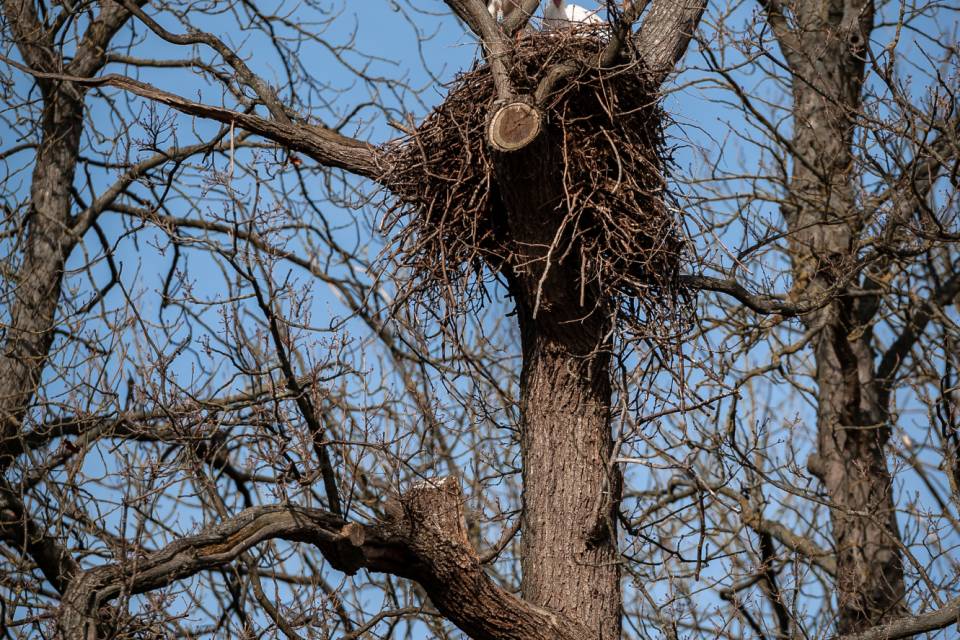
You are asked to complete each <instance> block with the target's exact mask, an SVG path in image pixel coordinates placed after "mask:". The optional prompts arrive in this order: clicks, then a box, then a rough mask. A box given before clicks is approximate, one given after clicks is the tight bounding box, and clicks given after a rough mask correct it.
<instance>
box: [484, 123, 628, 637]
mask: <svg viewBox="0 0 960 640" xmlns="http://www.w3.org/2000/svg"><path fill="white" fill-rule="evenodd" d="M545 137H546V136H541V139H540V140H538V141H537V142H535V143H534V144H533V145H531V147H529V148H528V149H525V150H523V151H521V152H517V153H514V154H510V155H509V156H504V157H503V158H501V160H500V166H499V167H498V183H499V184H500V187H501V189H502V191H503V200H504V204H505V205H506V211H507V214H506V217H507V224H508V225H509V227H510V231H511V234H512V237H513V238H514V240H515V241H516V245H515V246H516V247H517V254H518V255H517V256H516V259H515V260H513V261H512V270H509V269H510V267H508V270H509V272H508V273H507V274H506V275H507V277H508V280H509V282H510V290H511V293H512V295H513V296H514V298H515V301H516V304H517V312H518V317H519V321H520V332H521V341H522V347H523V370H522V373H521V378H520V395H521V397H520V408H521V416H522V418H521V420H522V423H521V429H522V433H521V438H520V444H521V452H522V455H523V518H522V523H521V558H520V562H521V568H522V571H523V580H522V585H521V587H522V588H521V590H522V594H523V598H524V600H526V601H528V602H531V603H532V604H535V605H538V606H542V607H545V608H547V609H550V610H553V611H556V612H557V613H560V614H561V615H564V616H566V617H569V618H571V619H573V620H576V621H578V622H580V623H581V624H583V625H584V626H585V627H586V628H587V629H588V630H590V632H591V633H594V634H596V635H595V637H597V638H600V639H601V640H614V639H615V638H618V637H619V635H620V609H621V601H620V599H621V594H620V570H619V565H618V550H617V535H616V524H615V513H616V508H617V506H618V504H619V499H620V482H619V479H618V475H617V473H616V471H615V470H614V469H613V468H612V467H611V465H610V458H611V453H612V450H613V443H612V439H611V432H610V400H611V386H610V370H609V368H610V331H611V324H610V314H609V309H608V308H607V306H606V304H605V303H604V301H602V300H599V298H598V297H597V296H596V295H595V294H594V293H593V291H592V289H591V288H590V287H589V286H588V287H586V290H585V291H584V292H583V294H581V291H580V289H581V287H580V269H579V262H578V259H577V253H576V251H573V252H571V254H570V255H569V256H566V257H563V258H561V257H560V254H562V253H563V250H562V247H563V245H564V242H566V240H567V239H566V238H564V237H563V236H562V234H560V227H561V221H562V219H563V216H564V213H565V208H564V206H563V204H562V203H563V202H564V198H563V193H564V192H563V187H562V182H561V176H560V175H559V173H558V172H557V170H556V169H557V168H558V167H561V166H562V164H561V162H560V161H559V158H558V157H557V152H556V148H555V147H551V144H550V141H549V138H548V137H546V138H547V139H546V140H544V139H543V138H545ZM558 234H560V242H559V243H557V242H555V241H556V240H557V238H558ZM544 269H546V274H544ZM581 300H582V302H581Z"/></svg>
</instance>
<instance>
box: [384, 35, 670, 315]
mask: <svg viewBox="0 0 960 640" xmlns="http://www.w3.org/2000/svg"><path fill="white" fill-rule="evenodd" d="M605 46H606V41H605V39H604V38H603V37H601V35H600V34H599V33H598V32H592V33H584V32H583V31H576V32H564V33H561V34H558V33H556V32H554V33H528V34H526V35H525V36H524V37H523V38H522V39H521V41H520V42H519V43H518V44H517V46H516V50H515V59H514V65H513V68H512V70H511V74H512V81H513V83H514V86H515V87H516V88H517V90H518V91H519V92H522V93H529V94H532V93H533V92H534V90H535V89H536V87H537V86H538V84H539V83H540V81H541V80H542V78H543V77H544V74H545V73H546V72H547V70H548V69H550V68H551V67H552V66H553V65H554V64H556V63H559V62H562V61H564V60H568V59H576V60H578V61H580V63H581V66H580V70H579V71H578V72H576V73H575V74H574V75H573V76H572V77H570V78H567V79H566V80H564V81H563V82H561V83H560V85H559V86H558V88H557V89H556V90H555V91H554V93H553V94H552V95H551V96H550V97H549V99H548V101H547V103H546V104H545V105H544V111H545V115H546V118H545V122H544V129H543V131H542V132H541V134H540V137H539V138H538V139H537V141H536V143H535V144H534V145H531V148H530V149H525V150H522V151H520V152H514V154H516V153H520V154H523V153H526V154H531V153H541V154H542V153H547V154H549V155H550V156H551V157H552V158H554V159H555V160H556V162H555V163H554V164H553V165H552V166H555V171H556V174H555V176H554V178H553V179H555V180H559V181H562V190H558V191H560V192H561V193H562V196H560V197H558V198H557V201H556V202H555V203H551V204H550V206H551V207H555V211H554V212H553V218H552V219H553V220H556V224H555V226H552V227H551V229H552V231H551V233H554V234H555V238H554V240H553V241H552V242H551V243H550V245H551V246H550V249H549V253H551V254H552V255H551V256H549V258H548V256H546V255H543V256H541V258H542V259H540V260H539V262H540V263H541V264H540V265H539V266H537V265H536V264H531V259H530V250H529V243H526V242H525V239H524V238H518V237H517V233H516V232H515V230H516V228H517V227H518V225H517V224H513V223H515V222H517V221H516V220H514V221H511V220H509V219H508V216H523V215H525V213H524V212H523V211H510V212H508V208H507V207H506V206H505V204H504V202H505V199H504V198H503V197H502V196H503V193H502V189H504V188H516V184H513V185H510V186H509V187H507V186H505V185H503V184H502V182H501V181H500V180H498V176H500V177H502V176H503V173H502V171H503V166H504V163H509V162H514V163H516V162H517V160H516V156H514V158H513V159H510V158H505V157H504V156H505V155H513V154H502V153H500V152H497V151H494V150H493V149H491V148H490V146H489V145H488V143H487V138H486V126H487V116H488V113H489V112H490V110H491V107H492V105H493V104H494V102H495V101H496V94H495V90H494V85H493V78H492V75H491V72H490V69H489V67H488V66H486V65H478V66H475V68H473V69H472V70H470V71H468V72H466V73H463V74H461V75H459V76H458V77H457V78H456V80H455V81H454V82H453V83H452V86H451V87H450V91H449V95H448V96H447V98H446V100H445V101H444V102H443V104H441V105H440V106H439V107H437V108H436V110H434V111H433V112H432V113H431V114H430V115H429V116H428V117H427V118H426V119H425V120H424V121H423V123H422V124H421V125H420V126H419V127H418V128H417V129H416V131H415V133H414V134H413V135H410V136H408V137H407V138H405V139H404V140H402V141H401V142H398V143H394V145H393V146H392V147H391V148H390V149H388V153H389V158H390V166H391V169H390V173H389V174H388V175H387V176H386V180H385V182H386V184H387V185H388V187H389V190H390V192H391V194H392V199H391V206H390V207H389V208H388V212H387V214H386V216H385V219H384V227H385V229H386V230H387V231H388V232H390V233H391V235H392V236H393V237H395V238H398V242H397V243H396V244H394V245H393V248H392V253H391V258H392V262H393V263H394V264H395V265H397V266H399V267H401V269H402V270H401V271H400V273H405V274H406V275H405V279H404V282H403V284H402V289H403V291H402V293H403V294H405V295H404V296H403V298H404V299H407V300H409V299H410V298H413V299H414V301H416V302H419V303H423V304H426V305H428V306H429V307H430V308H431V309H439V308H441V307H440V306H438V303H440V304H442V306H443V307H442V308H444V309H446V310H447V313H449V312H450V310H456V309H459V310H462V309H464V308H466V307H470V306H472V305H476V304H477V303H478V302H479V301H482V300H484V299H485V297H486V296H485V295H483V293H485V286H486V284H487V283H488V282H489V280H490V278H495V277H498V275H506V276H508V278H507V279H508V280H509V275H510V274H511V273H513V272H515V271H517V270H528V271H529V270H531V269H532V270H536V269H538V268H539V269H540V270H541V271H542V270H543V269H544V268H547V267H546V265H547V264H559V263H560V262H562V261H564V260H565V261H567V262H570V261H571V260H575V261H578V262H577V264H576V267H575V268H572V269H571V272H575V273H577V274H578V276H577V280H579V281H578V282H577V283H575V284H574V283H570V285H571V286H577V287H579V288H580V290H581V295H580V296H579V298H580V299H581V300H582V299H583V298H584V295H583V294H582V292H583V291H587V290H589V291H591V292H593V293H592V294H591V295H592V296H593V297H594V298H597V299H600V300H602V301H603V306H604V308H607V309H613V310H616V311H617V314H616V315H617V317H618V322H621V323H622V321H624V320H626V321H627V322H628V323H633V324H636V323H641V324H644V325H647V324H649V322H650V321H651V320H653V319H657V320H660V321H663V320H665V319H667V318H669V317H673V316H675V315H676V314H677V313H678V311H679V310H680V309H681V307H683V306H684V305H683V301H685V300H686V299H687V296H686V292H685V291H683V290H682V287H681V286H680V283H679V278H678V276H679V271H680V266H681V263H682V262H683V260H684V254H685V242H684V239H683V234H682V232H681V229H682V227H681V221H680V220H679V219H678V218H677V214H676V213H675V212H676V211H678V209H677V208H675V207H670V206H668V203H669V198H668V193H667V189H666V182H665V178H664V171H665V168H666V167H667V165H668V154H667V150H666V148H665V144H664V136H663V129H664V123H665V115H664V112H663V110H662V109H661V107H660V101H659V98H660V96H659V94H658V88H657V87H655V86H652V83H651V81H650V79H649V77H648V74H647V73H645V71H644V69H643V66H642V64H641V62H640V61H639V59H638V58H637V57H636V56H635V55H634V54H633V53H632V52H631V51H629V50H627V51H625V52H624V53H623V54H621V59H620V60H619V61H618V62H617V63H616V64H615V65H613V66H611V67H607V68H605V69H599V68H597V64H596V63H597V60H598V59H599V54H600V52H601V51H602V49H603V48H604V47H605ZM498 165H499V172H498ZM532 179H536V172H534V173H533V178H532ZM545 179H546V178H545ZM478 289H479V291H478Z"/></svg>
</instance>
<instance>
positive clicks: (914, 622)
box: [834, 598, 960, 640]
mask: <svg viewBox="0 0 960 640" xmlns="http://www.w3.org/2000/svg"><path fill="white" fill-rule="evenodd" d="M958 621H960V598H954V599H953V600H951V601H950V602H948V603H947V604H945V605H943V606H942V607H940V608H939V609H937V610H936V611H930V612H928V613H921V614H920V615H916V616H906V617H903V618H897V619H896V620H891V621H890V622H887V623H885V624H881V625H879V626H876V627H873V628H872V629H869V630H867V631H863V632H861V633H852V634H849V635H845V636H835V637H834V640H900V638H912V637H914V636H916V635H918V634H921V633H924V632H925V631H935V630H937V629H945V628H947V627H949V626H950V625H954V624H957V623H958Z"/></svg>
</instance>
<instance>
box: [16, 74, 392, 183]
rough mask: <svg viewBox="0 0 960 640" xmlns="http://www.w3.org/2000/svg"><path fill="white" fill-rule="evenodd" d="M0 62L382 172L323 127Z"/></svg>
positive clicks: (348, 166) (145, 87)
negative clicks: (116, 92)
mask: <svg viewBox="0 0 960 640" xmlns="http://www.w3.org/2000/svg"><path fill="white" fill-rule="evenodd" d="M0 61H3V62H5V63H7V64H9V65H11V66H13V67H16V68H17V69H20V70H21V71H24V72H25V73H29V74H30V75H32V76H34V77H35V78H42V79H47V80H60V81H64V82H74V83H77V84H80V85H84V86H88V87H103V86H110V87H115V88H117V89H122V90H124V91H128V92H130V93H132V94H134V95H138V96H140V97H141V98H146V99H148V100H153V101H154V102H159V103H160V104H165V105H167V106H168V107H172V108H173V109H176V110H177V111H179V112H181V113H185V114H187V115H191V116H199V117H202V118H209V119H211V120H216V121H217V122H222V123H224V124H230V123H234V124H236V126H238V127H240V128H241V129H244V130H246V131H249V132H250V133H254V134H256V135H259V136H263V137H264V138H267V139H268V140H272V141H274V142H276V143H277V144H280V145H282V146H283V147H285V148H287V149H290V150H291V151H297V152H299V153H302V154H304V155H306V156H309V157H311V158H313V159H314V160H316V161H317V162H318V163H320V164H322V165H324V166H327V167H332V168H337V169H345V170H347V171H349V172H351V173H355V174H357V175H359V176H364V177H366V178H371V179H374V180H376V179H378V178H380V177H381V176H382V175H383V173H384V167H383V164H382V156H381V154H380V153H379V151H377V149H376V148H375V147H374V146H373V145H371V144H369V143H367V142H361V141H360V140H355V139H353V138H348V137H346V136H343V135H340V134H339V133H336V132H335V131H333V130H331V129H327V128H326V127H319V126H314V125H309V124H290V123H285V122H279V121H276V120H268V119H266V118H262V117H260V116H257V115H253V114H249V113H240V112H238V111H233V110H231V109H227V108H225V107H214V106H210V105H205V104H200V103H198V102H193V101H191V100H187V99H185V98H182V97H180V96H178V95H176V94H173V93H168V92H166V91H163V90H162V89H158V88H156V87H154V86H152V85H149V84H147V83H145V82H140V81H139V80H134V79H133V78H128V77H126V76H122V75H118V74H114V73H111V74H107V75H105V76H100V77H97V78H80V77H76V76H68V75H64V74H59V73H46V72H42V71H37V70H36V69H31V68H29V67H26V66H24V65H22V64H20V63H18V62H15V61H14V60H10V59H9V58H6V57H4V56H0Z"/></svg>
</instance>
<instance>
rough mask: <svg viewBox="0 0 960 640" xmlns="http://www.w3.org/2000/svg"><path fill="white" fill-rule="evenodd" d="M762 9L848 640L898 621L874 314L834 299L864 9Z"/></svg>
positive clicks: (834, 0)
mask: <svg viewBox="0 0 960 640" xmlns="http://www.w3.org/2000/svg"><path fill="white" fill-rule="evenodd" d="M766 6H767V9H768V17H769V19H770V22H771V24H772V25H773V26H774V28H775V30H776V32H777V35H778V37H779V39H780V44H781V49H782V51H783V54H784V56H785V58H786V59H787V61H788V63H789V65H790V70H791V72H792V74H793V98H794V122H795V126H794V132H793V137H792V140H791V145H792V151H793V158H792V159H793V167H792V174H791V176H790V182H789V196H788V200H787V202H786V203H785V205H784V207H783V214H784V217H785V219H786V222H787V224H788V225H789V227H790V230H791V237H790V249H791V258H792V261H793V278H794V286H793V291H792V294H791V297H793V298H797V297H801V296H802V297H805V298H811V297H813V298H816V297H817V296H818V295H819V294H821V293H824V292H828V291H832V292H833V294H834V297H833V300H832V301H831V302H830V303H829V304H826V305H824V306H822V307H820V308H819V309H816V310H814V311H812V312H811V313H809V314H807V315H805V316H803V320H804V322H805V323H806V325H807V327H808V328H809V329H811V330H815V334H814V338H813V347H814V353H815V356H816V381H817V389H818V423H817V451H816V453H815V454H814V455H812V456H811V458H810V461H809V464H808V466H809V469H810V471H811V472H812V473H813V474H814V475H816V476H817V477H818V478H819V479H820V480H821V482H822V483H823V485H824V487H825V488H826V491H827V494H828V495H829V497H830V500H831V510H830V513H831V520H832V529H833V538H834V542H835V545H836V559H837V573H836V586H837V600H838V602H837V604H838V630H839V632H840V633H851V632H855V631H860V630H864V629H868V628H870V627H873V626H875V625H877V624H880V623H881V622H883V621H886V620H889V619H892V618H896V617H898V616H900V615H902V614H903V613H904V611H905V609H904V603H903V597H904V582H903V567H902V560H901V556H900V551H899V538H900V537H899V532H898V528H897V522H896V514H895V507H894V501H893V495H892V483H891V477H890V473H889V470H888V468H887V462H886V457H885V453H884V447H885V445H886V443H887V441H888V440H889V437H890V424H889V415H888V406H887V405H888V397H887V394H886V392H885V391H884V390H883V389H882V388H881V386H880V385H879V384H878V383H877V379H876V374H875V368H874V359H875V357H876V351H875V347H874V345H873V342H872V333H871V331H870V327H869V325H870V323H871V321H872V316H873V314H874V313H875V312H876V309H875V308H873V309H871V308H869V306H868V305H867V304H865V303H864V301H863V299H859V298H857V297H855V296H849V295H846V294H845V292H846V291H848V290H849V286H848V284H847V277H848V274H849V272H850V269H851V267H852V264H853V259H854V256H853V251H854V246H853V244H854V239H855V238H856V236H857V233H858V231H859V225H860V224H861V221H862V219H863V218H862V216H861V215H860V214H859V213H858V211H857V203H856V200H855V197H854V187H855V185H854V184H853V183H852V176H853V131H854V127H855V121H854V118H855V114H856V113H858V112H859V109H860V100H861V89H862V82H863V74H864V66H863V45H864V43H865V42H867V41H868V38H869V34H870V31H871V29H872V27H873V6H872V4H871V3H870V2H858V1H856V0H848V1H847V2H844V1H843V0H826V1H815V0H807V1H805V2H801V3H798V4H797V5H796V7H795V11H796V22H795V24H791V25H790V26H789V27H788V26H787V22H786V21H785V20H782V14H779V13H778V9H777V6H778V5H776V4H773V3H771V4H767V5H766ZM838 289H839V295H836V294H837V293H838Z"/></svg>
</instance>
